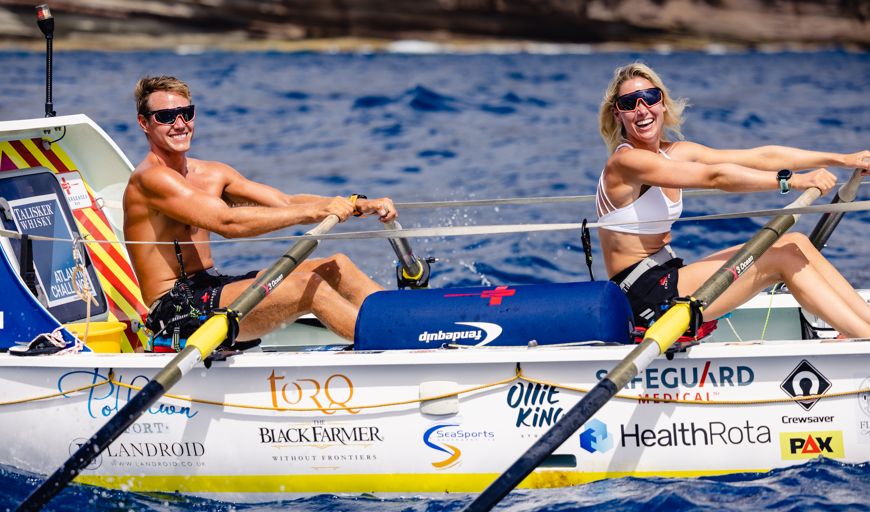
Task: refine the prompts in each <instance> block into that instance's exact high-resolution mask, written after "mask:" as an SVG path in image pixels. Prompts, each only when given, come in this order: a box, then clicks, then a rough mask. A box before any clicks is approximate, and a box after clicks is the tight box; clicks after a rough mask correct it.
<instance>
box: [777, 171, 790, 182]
mask: <svg viewBox="0 0 870 512" xmlns="http://www.w3.org/2000/svg"><path fill="white" fill-rule="evenodd" d="M776 178H777V179H780V180H787V179H791V171H790V170H788V169H783V170H781V171H779V172H778V173H776Z"/></svg>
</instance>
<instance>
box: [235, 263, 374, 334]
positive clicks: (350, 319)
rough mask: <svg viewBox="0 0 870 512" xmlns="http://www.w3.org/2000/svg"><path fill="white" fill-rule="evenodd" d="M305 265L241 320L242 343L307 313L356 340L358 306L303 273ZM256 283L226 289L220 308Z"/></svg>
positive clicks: (313, 275) (248, 281) (315, 276)
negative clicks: (354, 335) (355, 327)
mask: <svg viewBox="0 0 870 512" xmlns="http://www.w3.org/2000/svg"><path fill="white" fill-rule="evenodd" d="M304 264H305V262H303V264H302V265H304ZM302 265H300V266H299V268H297V269H296V270H295V271H293V272H292V273H290V274H289V275H288V276H287V277H286V278H284V280H283V281H282V282H281V284H279V285H278V286H277V287H276V288H275V289H274V290H273V291H272V293H270V294H269V295H267V296H266V297H265V298H264V299H263V301H262V302H260V304H258V305H257V307H255V308H254V309H253V310H252V311H251V312H250V313H248V314H247V315H246V316H245V318H243V319H242V321H241V322H240V323H239V328H240V329H239V339H240V340H250V339H254V338H259V337H260V336H263V335H264V334H266V333H268V332H270V331H273V330H275V329H277V328H279V327H281V326H282V325H284V324H287V323H290V322H292V321H294V320H296V319H297V318H299V317H300V316H302V315H304V314H306V313H314V315H315V316H317V318H319V319H320V321H322V322H323V323H324V324H325V325H326V327H328V328H329V329H330V330H331V331H332V332H334V333H336V334H338V335H339V336H341V337H343V338H346V339H348V340H351V341H352V340H353V331H354V326H355V325H356V317H357V313H358V312H359V306H357V305H355V304H354V303H352V302H350V301H348V300H347V299H346V298H344V297H343V296H342V295H341V294H340V293H339V292H338V291H336V290H335V289H334V288H333V287H332V286H330V284H329V283H328V282H326V281H325V280H324V279H323V278H322V277H321V276H320V275H319V274H316V273H313V272H310V271H304V270H303V268H302ZM253 282H254V280H253V279H245V280H242V281H236V282H234V283H230V284H227V285H226V286H224V287H223V290H222V291H221V299H220V306H221V307H226V306H228V305H230V304H231V303H232V302H233V301H234V300H235V299H236V298H238V297H239V295H241V293H242V292H243V291H245V289H247V288H248V287H249V286H250V285H251V283H253Z"/></svg>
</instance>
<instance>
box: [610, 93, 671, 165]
mask: <svg viewBox="0 0 870 512" xmlns="http://www.w3.org/2000/svg"><path fill="white" fill-rule="evenodd" d="M652 88H655V85H653V83H652V82H650V81H649V80H647V79H646V78H642V77H635V78H631V79H629V80H626V81H625V82H622V85H620V86H619V94H618V96H623V95H625V94H631V93H633V92H636V91H641V90H644V89H652ZM613 110H614V115H615V116H616V118H617V120H618V121H619V122H620V123H621V124H622V126H623V128H624V130H625V137H626V138H627V139H628V141H629V142H631V143H632V145H634V146H636V147H637V146H641V147H654V148H656V149H658V144H659V142H660V141H661V137H662V133H663V132H664V120H665V110H666V109H665V105H664V101H659V102H658V103H655V104H653V105H648V104H647V103H646V102H645V101H644V100H638V101H637V102H636V104H635V107H634V109H633V110H620V109H617V108H616V107H615V106H614V109H613Z"/></svg>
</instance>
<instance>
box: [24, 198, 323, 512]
mask: <svg viewBox="0 0 870 512" xmlns="http://www.w3.org/2000/svg"><path fill="white" fill-rule="evenodd" d="M338 220H339V219H338V217H336V216H335V215H330V216H328V217H327V218H326V219H324V220H323V221H322V222H321V223H320V224H319V225H317V227H315V228H314V229H312V230H311V231H309V232H308V233H309V234H312V235H320V234H323V233H326V232H327V231H329V230H330V229H332V227H333V226H335V225H336V224H337V223H338ZM317 244H318V241H317V240H300V241H298V242H296V243H295V244H294V245H293V246H292V247H291V248H290V249H289V250H288V251H287V252H286V253H284V255H283V256H281V258H279V259H278V261H276V262H275V263H273V264H272V266H270V267H269V268H268V269H266V270H265V271H264V272H263V273H261V274H260V275H259V276H258V277H257V279H256V280H255V281H254V283H253V284H251V286H250V287H248V289H247V290H245V291H244V292H242V294H241V295H240V296H239V297H238V298H237V299H236V300H235V301H233V303H232V304H231V305H230V306H229V307H228V308H227V309H226V310H225V311H221V312H220V313H216V314H215V315H213V316H212V317H211V318H209V319H208V320H207V321H206V322H205V323H204V324H202V326H200V327H199V329H197V330H196V332H194V333H193V334H192V335H191V336H190V338H188V339H187V344H186V345H185V347H184V349H183V350H182V351H181V352H179V353H178V355H176V356H175V357H174V358H173V359H172V360H171V361H170V362H169V364H167V365H166V366H165V367H164V368H163V369H162V370H160V372H159V373H158V374H157V375H155V376H154V378H152V379H151V381H150V382H148V384H146V385H145V387H143V388H142V390H141V391H139V393H137V394H136V396H134V397H133V398H132V399H131V400H130V401H129V402H127V404H126V405H125V406H124V407H122V408H121V410H120V411H118V412H117V414H115V416H113V417H112V419H111V420H109V422H108V423H106V424H105V425H104V426H103V427H102V428H101V429H100V430H98V431H97V433H96V434H94V435H93V436H92V437H91V438H90V439H89V440H88V441H87V442H86V443H85V444H83V445H82V446H81V447H80V448H79V449H78V450H76V452H75V453H73V454H72V456H71V457H70V458H69V459H67V461H66V462H64V464H63V465H62V466H61V467H60V468H59V469H58V470H57V471H55V472H54V473H53V474H52V475H51V476H50V477H48V479H47V480H46V481H45V482H43V483H42V485H40V486H39V487H37V488H36V490H34V491H33V492H32V493H30V496H28V497H27V499H26V500H24V502H23V503H21V505H20V506H19V507H18V510H20V511H23V510H28V511H29V510H38V509H40V508H42V506H43V505H45V504H46V503H48V501H49V500H51V498H53V497H54V496H55V495H56V494H57V493H59V492H60V491H62V490H63V489H64V487H66V486H67V484H69V482H70V481H71V480H72V479H73V478H75V477H76V476H77V475H78V474H79V473H80V472H81V470H82V469H83V468H85V467H87V466H88V464H90V463H91V462H92V461H93V460H94V459H95V458H96V457H97V456H98V455H99V454H100V453H102V452H103V450H105V449H106V447H107V446H109V445H110V444H112V442H113V441H114V440H115V439H117V438H118V436H120V435H121V434H122V433H123V432H124V431H125V430H126V429H127V427H129V426H130V425H132V424H133V422H135V421H136V420H137V419H139V416H141V415H142V413H143V412H145V410H147V409H148V408H149V407H151V405H153V404H154V402H156V401H157V400H158V399H159V398H160V397H161V396H163V394H164V393H166V392H167V391H169V388H171V387H172V386H173V385H175V384H176V383H177V382H178V381H179V380H181V378H182V377H183V376H184V375H185V374H186V373H187V372H188V371H190V369H191V368H193V367H194V366H195V365H196V364H197V363H199V362H200V361H202V360H203V359H205V358H206V357H207V356H208V355H209V354H211V353H212V352H213V351H214V349H216V348H217V347H218V345H220V344H221V343H222V342H223V341H224V340H225V339H227V337H228V336H229V337H230V339H232V338H233V337H234V336H235V334H236V333H237V332H238V321H239V319H241V318H244V317H245V315H247V314H248V313H249V312H250V311H251V310H252V309H254V307H256V306H257V304H259V303H260V301H262V300H263V299H264V298H265V297H266V295H268V294H269V293H270V292H271V291H272V290H273V289H274V288H275V287H276V286H278V285H279V284H280V283H281V282H282V281H283V280H284V278H285V277H286V276H287V275H288V274H290V272H292V271H293V270H294V269H296V267H297V266H298V265H299V263H300V262H302V261H303V260H304V259H305V258H307V257H308V256H309V255H310V254H311V253H312V252H313V251H314V249H315V248H316V247H317Z"/></svg>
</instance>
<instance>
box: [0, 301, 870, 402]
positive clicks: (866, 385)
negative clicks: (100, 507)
mask: <svg viewBox="0 0 870 512" xmlns="http://www.w3.org/2000/svg"><path fill="white" fill-rule="evenodd" d="M2 318H3V317H2V313H0V320H2ZM0 325H2V324H0ZM858 389H870V377H867V378H866V379H864V382H862V383H861V387H859V388H858ZM858 408H859V409H861V412H863V413H864V414H866V415H867V416H870V391H865V392H864V393H861V394H859V395H858Z"/></svg>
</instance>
